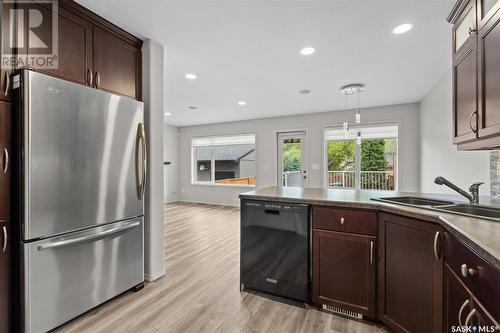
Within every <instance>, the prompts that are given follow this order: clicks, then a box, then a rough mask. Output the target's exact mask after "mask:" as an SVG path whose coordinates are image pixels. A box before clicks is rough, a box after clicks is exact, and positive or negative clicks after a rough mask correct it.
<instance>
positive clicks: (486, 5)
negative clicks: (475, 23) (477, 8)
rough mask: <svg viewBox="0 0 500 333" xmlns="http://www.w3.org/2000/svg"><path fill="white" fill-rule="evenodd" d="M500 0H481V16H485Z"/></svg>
mask: <svg viewBox="0 0 500 333" xmlns="http://www.w3.org/2000/svg"><path fill="white" fill-rule="evenodd" d="M497 1H498V0H481V16H482V17H481V18H484V17H485V16H486V14H488V12H489V11H490V9H491V8H493V6H494V5H495V4H496V3H497Z"/></svg>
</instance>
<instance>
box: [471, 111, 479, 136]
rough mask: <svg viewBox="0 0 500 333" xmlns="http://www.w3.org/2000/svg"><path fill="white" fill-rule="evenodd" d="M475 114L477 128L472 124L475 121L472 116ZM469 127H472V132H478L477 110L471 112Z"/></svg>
mask: <svg viewBox="0 0 500 333" xmlns="http://www.w3.org/2000/svg"><path fill="white" fill-rule="evenodd" d="M474 115H475V116H476V127H475V128H474V127H473V126H472V125H473V123H472V117H473V116H474ZM469 127H470V129H471V131H472V132H474V133H476V132H477V111H473V112H472V113H471V114H470V116H469Z"/></svg>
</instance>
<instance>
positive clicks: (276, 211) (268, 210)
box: [264, 209, 280, 215]
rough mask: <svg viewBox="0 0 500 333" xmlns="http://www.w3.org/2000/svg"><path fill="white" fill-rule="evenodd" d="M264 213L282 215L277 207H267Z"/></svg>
mask: <svg viewBox="0 0 500 333" xmlns="http://www.w3.org/2000/svg"><path fill="white" fill-rule="evenodd" d="M264 213H266V214H271V215H280V211H279V210H276V209H266V210H264Z"/></svg>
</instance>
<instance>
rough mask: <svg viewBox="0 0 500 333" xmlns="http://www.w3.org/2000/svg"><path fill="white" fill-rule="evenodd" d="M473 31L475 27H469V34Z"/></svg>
mask: <svg viewBox="0 0 500 333" xmlns="http://www.w3.org/2000/svg"><path fill="white" fill-rule="evenodd" d="M473 32H476V29H474V28H473V27H469V35H472V33H473Z"/></svg>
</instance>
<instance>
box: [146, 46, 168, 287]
mask: <svg viewBox="0 0 500 333" xmlns="http://www.w3.org/2000/svg"><path fill="white" fill-rule="evenodd" d="M142 52H143V53H142V60H143V61H142V69H143V77H142V79H143V89H142V90H143V99H144V124H145V128H146V139H147V143H148V146H147V147H148V148H147V152H148V173H147V179H146V193H145V200H144V215H145V224H144V226H145V228H144V274H145V278H146V280H149V281H152V280H156V279H157V278H159V277H161V276H163V275H164V274H165V261H164V244H163V239H164V235H163V112H164V92H165V90H164V83H165V82H164V78H165V76H164V64H165V50H164V47H163V46H162V45H160V44H158V43H156V42H153V41H151V40H146V41H145V42H144V45H143V48H142Z"/></svg>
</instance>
